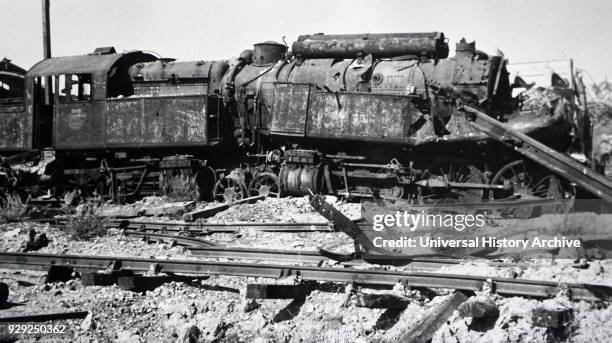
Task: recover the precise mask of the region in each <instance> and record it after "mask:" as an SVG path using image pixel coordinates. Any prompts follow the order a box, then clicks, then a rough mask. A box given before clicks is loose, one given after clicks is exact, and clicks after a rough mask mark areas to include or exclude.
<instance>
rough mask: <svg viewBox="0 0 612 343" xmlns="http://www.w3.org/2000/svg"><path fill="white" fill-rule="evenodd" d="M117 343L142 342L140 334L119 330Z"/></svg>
mask: <svg viewBox="0 0 612 343" xmlns="http://www.w3.org/2000/svg"><path fill="white" fill-rule="evenodd" d="M115 342H116V343H140V336H139V335H136V334H134V333H132V332H130V331H127V330H121V331H118V332H117V340H116V341H115Z"/></svg>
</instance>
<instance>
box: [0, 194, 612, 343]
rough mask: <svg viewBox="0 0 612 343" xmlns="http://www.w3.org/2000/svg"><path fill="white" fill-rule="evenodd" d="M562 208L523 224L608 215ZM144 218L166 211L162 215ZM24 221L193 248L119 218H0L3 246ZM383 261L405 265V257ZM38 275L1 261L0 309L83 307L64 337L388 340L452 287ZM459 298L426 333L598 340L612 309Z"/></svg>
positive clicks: (547, 265)
mask: <svg viewBox="0 0 612 343" xmlns="http://www.w3.org/2000/svg"><path fill="white" fill-rule="evenodd" d="M328 200H329V201H330V202H333V203H334V205H335V206H336V207H337V208H338V209H340V210H341V211H342V212H343V213H344V214H345V215H348V216H350V217H352V219H357V218H358V217H359V216H360V211H359V204H346V203H342V202H340V201H337V200H336V199H328ZM151 203H154V204H155V206H163V205H164V200H163V199H157V198H156V199H147V200H146V201H143V202H142V203H140V204H137V205H136V206H141V207H143V208H144V207H146V206H147V205H146V204H151ZM209 205H210V204H205V205H202V204H200V205H198V206H209ZM136 206H133V207H134V208H135V207H136ZM562 217H563V216H562V215H547V216H544V217H541V218H538V219H537V220H536V221H534V222H533V223H532V225H534V227H535V226H538V225H540V226H542V227H546V228H549V229H555V228H556V229H560V228H561V227H562V226H563V228H564V229H567V226H571V227H572V229H573V230H580V232H582V231H585V230H589V229H591V228H592V227H609V225H608V224H609V223H610V222H612V218H610V217H609V216H606V215H594V214H584V215H581V216H574V217H572V218H573V219H571V220H568V219H567V218H562ZM148 219H150V220H154V221H165V220H168V218H167V217H163V216H162V217H148ZM201 221H202V222H203V223H206V222H210V223H233V222H243V223H249V222H251V223H253V222H272V223H274V222H294V223H304V222H311V223H321V222H324V220H323V218H322V217H320V216H319V215H318V214H317V213H315V212H313V210H312V209H311V207H310V205H309V204H308V198H307V197H304V198H282V199H272V198H269V199H265V200H262V201H259V202H256V203H253V204H240V205H236V206H233V207H230V209H228V210H226V211H223V212H220V213H218V214H217V215H215V216H213V217H211V218H207V219H202V220H201ZM504 225H507V227H506V226H504ZM513 225H514V226H516V225H518V224H517V223H515V222H512V221H508V223H506V224H502V229H504V228H506V229H508V228H510V227H511V226H513ZM31 230H35V231H36V235H35V236H36V237H39V236H40V235H42V234H44V235H45V236H46V237H47V238H48V244H47V246H43V247H40V249H39V250H37V251H35V252H39V253H59V254H86V255H111V256H112V255H115V256H140V257H155V258H161V259H195V258H197V257H196V256H192V255H191V254H190V252H189V251H188V250H187V249H185V248H184V247H180V246H171V245H169V244H166V243H159V242H149V243H147V242H145V241H143V240H140V239H138V238H133V237H125V236H123V235H121V231H120V230H118V229H111V230H109V231H108V232H107V234H106V235H104V236H102V237H97V238H94V239H92V240H90V241H75V240H72V239H70V238H69V236H68V235H67V234H66V233H65V232H63V231H62V230H61V228H60V227H55V226H52V225H49V224H40V223H28V222H23V223H8V224H2V225H0V251H22V250H23V249H24V248H25V247H26V242H28V239H29V237H30V235H31V233H30V232H31ZM504 230H505V229H504ZM203 238H204V239H208V240H211V241H215V242H217V243H219V242H221V243H223V244H228V245H232V246H248V247H253V248H258V247H267V248H281V249H308V250H311V249H315V248H316V247H318V246H322V247H325V248H328V249H331V250H333V251H343V250H344V251H351V249H352V248H353V247H352V241H351V240H350V239H348V238H347V237H346V235H344V234H342V233H336V232H332V233H327V232H308V233H283V234H279V233H274V232H250V231H248V230H241V231H240V233H239V234H237V235H234V234H212V235H210V236H208V237H203ZM253 263H256V262H253ZM329 267H338V266H334V265H332V264H330V265H329ZM611 267H612V263H609V262H608V261H606V260H602V261H589V262H588V265H587V266H586V267H584V268H576V263H575V261H572V260H553V259H550V260H534V261H521V263H516V264H513V265H512V266H504V265H503V264H499V263H492V262H489V261H479V260H466V261H465V262H464V263H461V264H458V265H452V266H448V267H443V268H441V269H440V270H437V272H441V273H451V274H460V275H487V276H491V277H496V276H497V277H506V278H521V279H537V280H542V279H548V280H551V281H560V282H584V283H594V284H602V285H612V280H611V279H610V278H609V277H608V274H607V270H609V269H610V268H611ZM367 268H371V269H376V268H380V266H376V265H369V266H367ZM384 268H385V269H390V270H411V269H410V268H411V267H410V266H409V265H408V266H405V267H401V266H385V267H384ZM44 279H45V276H44V274H42V273H35V272H27V271H14V270H1V271H0V282H2V283H5V284H6V285H7V286H8V291H9V292H8V297H7V303H9V304H19V306H14V305H11V306H8V307H5V308H4V309H2V310H0V312H2V313H1V315H2V316H17V315H25V314H37V313H51V312H69V311H87V312H88V315H87V316H86V317H85V318H84V319H72V320H63V321H61V322H62V323H63V324H66V325H68V327H69V330H68V333H67V336H66V337H68V338H67V340H70V341H74V342H95V341H98V342H107V341H113V342H124V343H126V342H177V343H183V342H327V341H331V342H392V341H396V340H398V339H399V338H402V337H405V335H407V334H409V333H411V332H415V329H417V328H419V327H424V326H427V325H430V324H431V320H432V319H431V318H433V317H434V316H433V315H432V314H433V313H435V312H436V311H437V310H438V309H439V308H440V307H441V306H443V305H444V304H445V302H446V301H447V300H448V299H450V298H451V297H452V296H453V291H452V290H442V289H428V290H416V289H411V288H410V287H408V286H407V285H403V284H398V285H396V287H394V288H393V289H392V290H372V289H360V288H358V287H356V286H353V285H341V284H327V283H320V284H318V285H317V286H316V287H315V288H314V289H313V290H312V291H311V292H309V293H308V294H307V296H306V297H305V299H303V300H300V299H251V298H247V296H246V285H247V284H266V283H274V284H279V283H280V284H287V285H292V284H294V283H295V282H297V281H298V279H296V278H285V279H280V280H271V279H262V278H248V277H232V276H223V275H221V276H202V275H200V276H187V277H184V278H183V279H182V281H181V282H178V281H172V282H168V283H165V284H162V285H161V286H159V287H157V288H155V289H153V290H147V291H144V292H134V291H131V290H127V289H122V288H121V287H120V286H117V285H114V286H84V285H83V283H82V281H81V280H82V279H78V278H77V279H73V280H69V281H67V282H57V283H47V284H45V280H44ZM465 297H466V299H467V302H463V303H462V304H461V305H460V306H459V307H457V308H451V309H450V310H451V315H449V316H448V317H444V320H443V321H442V322H440V323H438V324H439V326H435V325H433V324H431V325H433V326H432V327H435V328H436V330H435V334H434V335H433V337H432V342H440V343H441V342H474V341H484V342H489V341H491V342H498V341H504V342H506V341H507V342H522V341H529V342H550V341H562V340H564V339H567V338H568V337H571V340H572V341H575V342H587V341H588V342H603V341H606V340H607V339H608V337H609V336H610V335H611V334H612V332H610V330H608V329H606V327H609V325H607V323H609V321H610V320H611V319H612V309H611V308H610V307H609V306H608V305H607V304H603V303H600V304H596V303H586V302H572V301H569V300H568V299H567V297H566V295H565V294H563V293H559V295H558V297H557V298H554V299H548V300H537V299H527V298H519V297H507V298H504V297H501V296H498V295H495V294H490V293H487V292H486V291H483V292H478V294H476V295H473V294H466V295H465ZM41 338H44V337H41ZM25 341H26V342H27V341H28V340H25ZM30 341H44V340H37V338H32V339H31V340H30Z"/></svg>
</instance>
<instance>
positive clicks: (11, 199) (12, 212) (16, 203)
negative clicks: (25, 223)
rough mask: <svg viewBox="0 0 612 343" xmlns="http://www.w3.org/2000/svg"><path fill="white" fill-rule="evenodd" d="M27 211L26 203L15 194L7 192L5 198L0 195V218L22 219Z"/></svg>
mask: <svg viewBox="0 0 612 343" xmlns="http://www.w3.org/2000/svg"><path fill="white" fill-rule="evenodd" d="M27 213H28V203H27V201H26V202H23V201H22V200H21V197H19V195H17V194H8V195H7V196H6V197H5V198H2V197H0V218H5V219H6V220H7V221H9V222H13V221H18V220H20V219H23V218H24V217H25V215H26V214H27Z"/></svg>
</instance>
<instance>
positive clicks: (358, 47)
mask: <svg viewBox="0 0 612 343" xmlns="http://www.w3.org/2000/svg"><path fill="white" fill-rule="evenodd" d="M292 51H293V53H294V54H296V55H297V56H301V57H303V58H355V57H356V56H357V54H362V55H363V56H365V55H370V54H371V55H373V56H375V57H396V56H402V55H416V56H422V55H428V56H431V57H435V58H446V57H447V56H448V44H447V43H446V41H445V38H444V33H441V32H428V33H388V34H387V33H385V34H372V33H367V34H356V35H355V34H352V35H323V34H316V35H305V36H299V37H298V40H297V41H296V42H294V43H293V46H292Z"/></svg>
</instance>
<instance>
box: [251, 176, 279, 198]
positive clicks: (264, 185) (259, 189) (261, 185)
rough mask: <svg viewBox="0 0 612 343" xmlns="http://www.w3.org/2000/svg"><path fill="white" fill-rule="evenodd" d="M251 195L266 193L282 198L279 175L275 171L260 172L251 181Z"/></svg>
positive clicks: (265, 194)
mask: <svg viewBox="0 0 612 343" xmlns="http://www.w3.org/2000/svg"><path fill="white" fill-rule="evenodd" d="M249 195H250V196H257V195H264V196H270V197H273V198H280V195H281V194H280V185H279V183H278V176H276V175H275V174H274V173H260V174H258V175H257V176H255V177H254V178H253V180H251V182H250V183H249Z"/></svg>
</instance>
